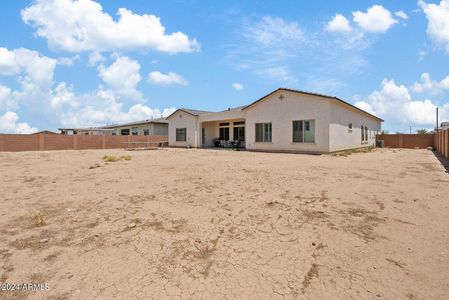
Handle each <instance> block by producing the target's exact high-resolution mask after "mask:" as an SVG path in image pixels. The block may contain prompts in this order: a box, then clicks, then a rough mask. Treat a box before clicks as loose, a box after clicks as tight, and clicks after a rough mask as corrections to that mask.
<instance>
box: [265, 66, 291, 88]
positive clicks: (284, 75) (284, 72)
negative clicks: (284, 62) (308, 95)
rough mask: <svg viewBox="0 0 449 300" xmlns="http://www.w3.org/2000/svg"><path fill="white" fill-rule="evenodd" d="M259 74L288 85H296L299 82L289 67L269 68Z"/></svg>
mask: <svg viewBox="0 0 449 300" xmlns="http://www.w3.org/2000/svg"><path fill="white" fill-rule="evenodd" d="M259 74H260V75H262V76H263V77H268V78H270V79H274V80H277V81H281V82H285V83H288V84H294V83H296V82H297V81H298V80H297V79H296V78H295V77H294V76H293V74H292V73H291V71H290V70H289V69H288V68H287V67H268V68H265V69H262V70H260V71H259Z"/></svg>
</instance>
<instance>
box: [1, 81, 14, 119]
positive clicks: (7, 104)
mask: <svg viewBox="0 0 449 300" xmlns="http://www.w3.org/2000/svg"><path fill="white" fill-rule="evenodd" d="M15 109H17V103H16V101H14V99H13V95H12V92H11V89H10V88H8V87H7V86H4V85H1V84H0V113H2V112H4V111H8V110H15Z"/></svg>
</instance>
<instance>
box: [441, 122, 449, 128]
mask: <svg viewBox="0 0 449 300" xmlns="http://www.w3.org/2000/svg"><path fill="white" fill-rule="evenodd" d="M443 126H449V122H441V127H443Z"/></svg>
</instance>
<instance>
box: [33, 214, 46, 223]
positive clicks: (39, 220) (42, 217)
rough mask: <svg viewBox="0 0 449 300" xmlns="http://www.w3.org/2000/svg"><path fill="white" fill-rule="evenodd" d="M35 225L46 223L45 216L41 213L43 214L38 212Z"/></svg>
mask: <svg viewBox="0 0 449 300" xmlns="http://www.w3.org/2000/svg"><path fill="white" fill-rule="evenodd" d="M34 225H36V226H44V225H45V220H44V216H43V215H41V214H37V215H36V216H35V217H34Z"/></svg>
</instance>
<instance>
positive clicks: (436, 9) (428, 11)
mask: <svg viewBox="0 0 449 300" xmlns="http://www.w3.org/2000/svg"><path fill="white" fill-rule="evenodd" d="M418 4H419V6H420V7H421V8H422V10H423V11H424V14H425V15H426V18H427V21H428V24H427V35H428V36H429V37H430V38H431V39H432V40H433V41H434V42H435V43H436V44H437V45H439V46H441V47H443V48H444V49H445V50H446V52H447V53H449V0H441V1H440V4H439V5H438V4H433V3H432V4H427V3H426V2H425V1H422V0H420V1H418Z"/></svg>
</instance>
